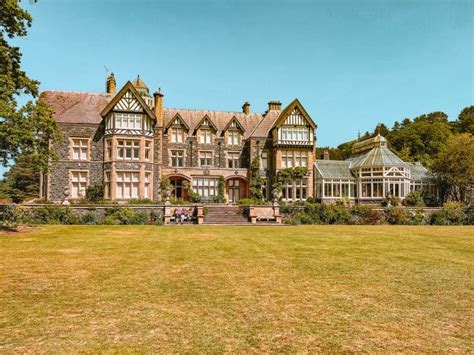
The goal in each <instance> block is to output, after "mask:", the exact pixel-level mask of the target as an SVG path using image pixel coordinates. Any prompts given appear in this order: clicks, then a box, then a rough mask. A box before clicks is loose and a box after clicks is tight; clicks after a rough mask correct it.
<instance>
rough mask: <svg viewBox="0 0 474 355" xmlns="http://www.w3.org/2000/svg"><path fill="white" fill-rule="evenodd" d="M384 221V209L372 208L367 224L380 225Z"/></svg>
mask: <svg viewBox="0 0 474 355" xmlns="http://www.w3.org/2000/svg"><path fill="white" fill-rule="evenodd" d="M384 221H385V216H384V214H383V213H382V211H376V210H370V212H369V214H368V215H367V218H366V220H365V224H371V225H379V224H383V223H384Z"/></svg>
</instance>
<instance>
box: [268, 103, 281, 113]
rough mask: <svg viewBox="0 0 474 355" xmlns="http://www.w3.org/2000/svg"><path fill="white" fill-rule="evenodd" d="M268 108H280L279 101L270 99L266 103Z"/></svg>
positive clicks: (277, 109)
mask: <svg viewBox="0 0 474 355" xmlns="http://www.w3.org/2000/svg"><path fill="white" fill-rule="evenodd" d="M268 110H269V111H270V110H276V111H280V110H281V102H280V101H270V102H269V103H268Z"/></svg>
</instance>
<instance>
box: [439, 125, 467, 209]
mask: <svg viewBox="0 0 474 355" xmlns="http://www.w3.org/2000/svg"><path fill="white" fill-rule="evenodd" d="M433 172H434V174H435V177H436V179H437V181H438V184H439V186H440V188H441V193H442V195H443V196H442V199H443V200H444V201H446V200H448V199H452V200H455V201H460V202H469V201H470V199H471V195H472V188H473V186H474V136H473V135H472V134H469V133H462V134H457V135H454V136H452V137H451V138H450V139H449V141H448V143H447V145H446V148H445V149H443V150H442V151H441V152H440V154H439V155H438V157H437V158H436V160H435V162H434V164H433Z"/></svg>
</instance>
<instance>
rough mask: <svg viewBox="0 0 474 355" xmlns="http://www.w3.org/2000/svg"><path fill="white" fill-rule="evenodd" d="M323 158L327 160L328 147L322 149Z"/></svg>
mask: <svg viewBox="0 0 474 355" xmlns="http://www.w3.org/2000/svg"><path fill="white" fill-rule="evenodd" d="M323 159H324V160H329V150H328V149H324V151H323Z"/></svg>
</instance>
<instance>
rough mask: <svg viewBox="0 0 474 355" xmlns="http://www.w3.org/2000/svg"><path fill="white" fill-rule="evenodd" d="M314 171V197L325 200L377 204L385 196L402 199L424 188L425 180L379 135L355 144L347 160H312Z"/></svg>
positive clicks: (425, 175)
mask: <svg viewBox="0 0 474 355" xmlns="http://www.w3.org/2000/svg"><path fill="white" fill-rule="evenodd" d="M325 156H327V155H326V154H325ZM314 170H315V194H316V197H317V198H319V199H321V201H323V202H329V203H331V202H336V201H338V200H340V199H341V198H346V199H349V201H351V202H352V203H380V202H381V201H382V200H384V199H385V198H386V197H389V196H396V197H399V198H400V199H404V198H405V197H406V196H407V195H408V194H409V193H410V192H411V191H414V190H419V189H423V188H425V187H426V186H427V179H428V171H427V170H426V169H425V168H424V167H423V166H422V165H421V164H419V163H417V164H410V163H405V162H404V161H403V160H402V159H400V158H399V157H398V156H397V155H396V154H395V153H393V152H392V151H391V150H390V149H389V148H388V146H387V140H386V139H385V138H384V137H382V136H381V135H377V136H375V137H373V138H369V139H366V140H364V141H361V142H358V143H355V144H354V145H353V147H352V156H351V158H349V159H347V160H344V161H339V160H329V159H325V160H316V162H315V164H314Z"/></svg>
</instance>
